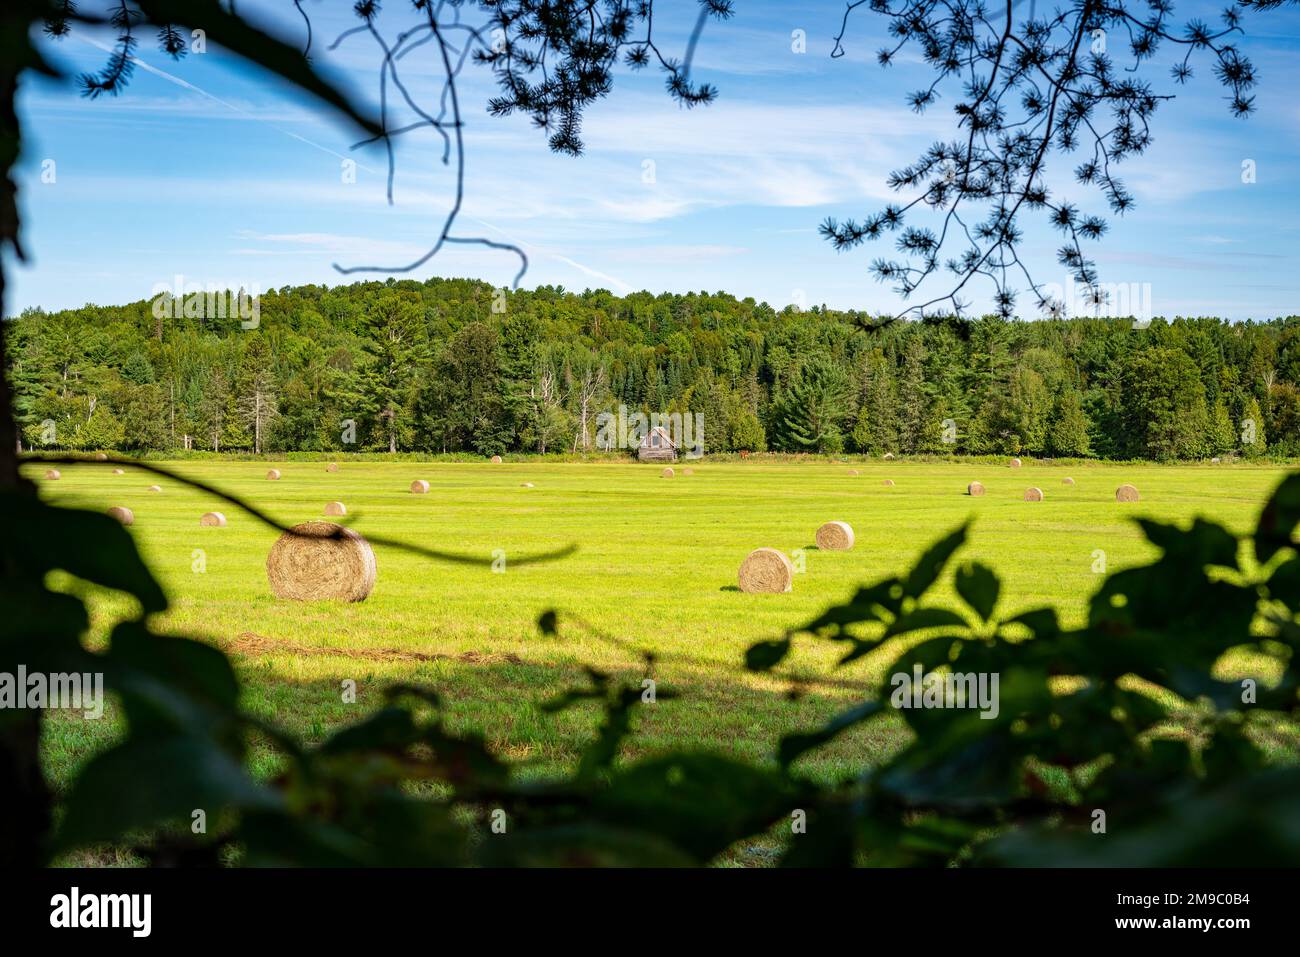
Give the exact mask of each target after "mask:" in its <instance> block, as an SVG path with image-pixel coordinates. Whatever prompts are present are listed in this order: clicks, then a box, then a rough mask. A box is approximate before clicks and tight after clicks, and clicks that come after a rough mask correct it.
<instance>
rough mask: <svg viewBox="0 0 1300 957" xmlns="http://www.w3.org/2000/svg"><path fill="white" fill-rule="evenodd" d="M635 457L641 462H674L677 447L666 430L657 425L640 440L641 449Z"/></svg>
mask: <svg viewBox="0 0 1300 957" xmlns="http://www.w3.org/2000/svg"><path fill="white" fill-rule="evenodd" d="M636 457H637V458H638V459H640V460H641V461H642V462H676V461H677V446H676V445H675V444H674V443H673V440H672V437H671V436H669V434H668V430H667V429H665V428H664V427H663V426H662V425H657V426H655V427H654V428H653V429H651V430H650V431H649V432H647V433H646V434H645V437H644V438H642V439H641V447H640V448H639V449H637V452H636Z"/></svg>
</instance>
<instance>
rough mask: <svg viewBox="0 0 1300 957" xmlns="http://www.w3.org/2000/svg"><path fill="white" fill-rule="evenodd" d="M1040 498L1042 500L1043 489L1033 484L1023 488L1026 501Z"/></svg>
mask: <svg viewBox="0 0 1300 957" xmlns="http://www.w3.org/2000/svg"><path fill="white" fill-rule="evenodd" d="M1042 500H1043V490H1042V489H1041V488H1035V487H1034V486H1032V485H1031V486H1029V488H1027V489H1025V501H1026V502H1041V501H1042Z"/></svg>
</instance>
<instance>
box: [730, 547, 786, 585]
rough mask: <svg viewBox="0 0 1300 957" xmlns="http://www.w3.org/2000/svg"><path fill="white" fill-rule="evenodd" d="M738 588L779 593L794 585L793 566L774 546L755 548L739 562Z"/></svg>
mask: <svg viewBox="0 0 1300 957" xmlns="http://www.w3.org/2000/svg"><path fill="white" fill-rule="evenodd" d="M737 579H738V581H739V582H740V590H741V591H743V592H747V593H749V594H779V593H781V592H787V591H790V590H791V589H792V588H793V587H794V566H793V565H791V564H790V559H788V558H786V557H785V554H784V553H783V552H779V551H777V550H776V549H775V548H757V549H755V550H754V551H752V552H750V553H749V554H748V555H747V556H746V557H745V560H744V561H743V562H741V563H740V572H739V574H738V575H737Z"/></svg>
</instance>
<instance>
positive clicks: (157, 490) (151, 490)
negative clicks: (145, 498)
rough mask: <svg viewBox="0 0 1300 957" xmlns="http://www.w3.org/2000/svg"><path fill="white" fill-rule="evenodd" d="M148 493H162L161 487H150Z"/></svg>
mask: <svg viewBox="0 0 1300 957" xmlns="http://www.w3.org/2000/svg"><path fill="white" fill-rule="evenodd" d="M149 491H150V492H161V491H162V486H161V485H150V486H149Z"/></svg>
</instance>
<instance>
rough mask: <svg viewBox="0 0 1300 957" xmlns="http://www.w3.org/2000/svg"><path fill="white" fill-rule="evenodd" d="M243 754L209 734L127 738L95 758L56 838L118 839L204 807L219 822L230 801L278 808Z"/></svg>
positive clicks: (65, 843) (67, 842)
mask: <svg viewBox="0 0 1300 957" xmlns="http://www.w3.org/2000/svg"><path fill="white" fill-rule="evenodd" d="M279 804H280V799H279V798H278V796H277V795H276V794H275V793H274V792H272V791H269V790H266V789H265V788H262V787H260V786H259V785H257V784H255V783H254V782H253V780H252V779H251V778H249V777H248V775H247V774H246V773H245V771H244V769H243V767H242V766H241V765H240V763H239V761H238V760H236V759H235V758H234V757H232V756H231V755H230V754H227V753H226V752H225V751H223V750H221V749H220V748H218V747H216V746H215V745H214V744H213V742H212V741H211V740H210V739H209V738H206V737H201V736H199V735H193V734H177V735H171V736H168V737H161V738H159V737H149V738H139V739H134V740H130V741H127V742H126V743H124V744H121V745H118V746H117V747H115V748H112V749H110V750H108V751H105V752H104V753H103V754H100V755H98V756H96V757H94V758H92V759H91V760H90V762H89V763H88V764H87V765H86V766H85V768H84V769H83V770H82V772H81V774H80V775H79V776H78V777H77V780H76V783H75V784H74V785H73V788H72V793H71V795H69V797H68V800H67V803H66V810H67V813H66V814H65V816H64V819H63V822H62V825H61V827H60V829H59V833H58V837H57V839H56V845H57V846H58V847H59V848H60V849H68V848H72V847H79V846H83V845H86V844H93V843H99V842H102V841H114V840H118V839H121V838H123V837H125V836H126V835H127V834H128V833H129V832H131V831H134V830H137V829H140V828H148V827H153V826H156V825H159V824H162V823H164V822H168V821H178V820H181V819H185V820H186V821H188V820H189V819H190V816H191V814H192V813H193V812H194V811H195V810H202V811H203V812H204V813H205V814H206V815H207V818H208V820H209V821H210V822H211V821H213V820H214V819H215V818H216V816H217V815H218V814H219V813H220V812H221V811H222V810H224V809H226V808H263V809H272V808H276V807H278V806H279Z"/></svg>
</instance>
